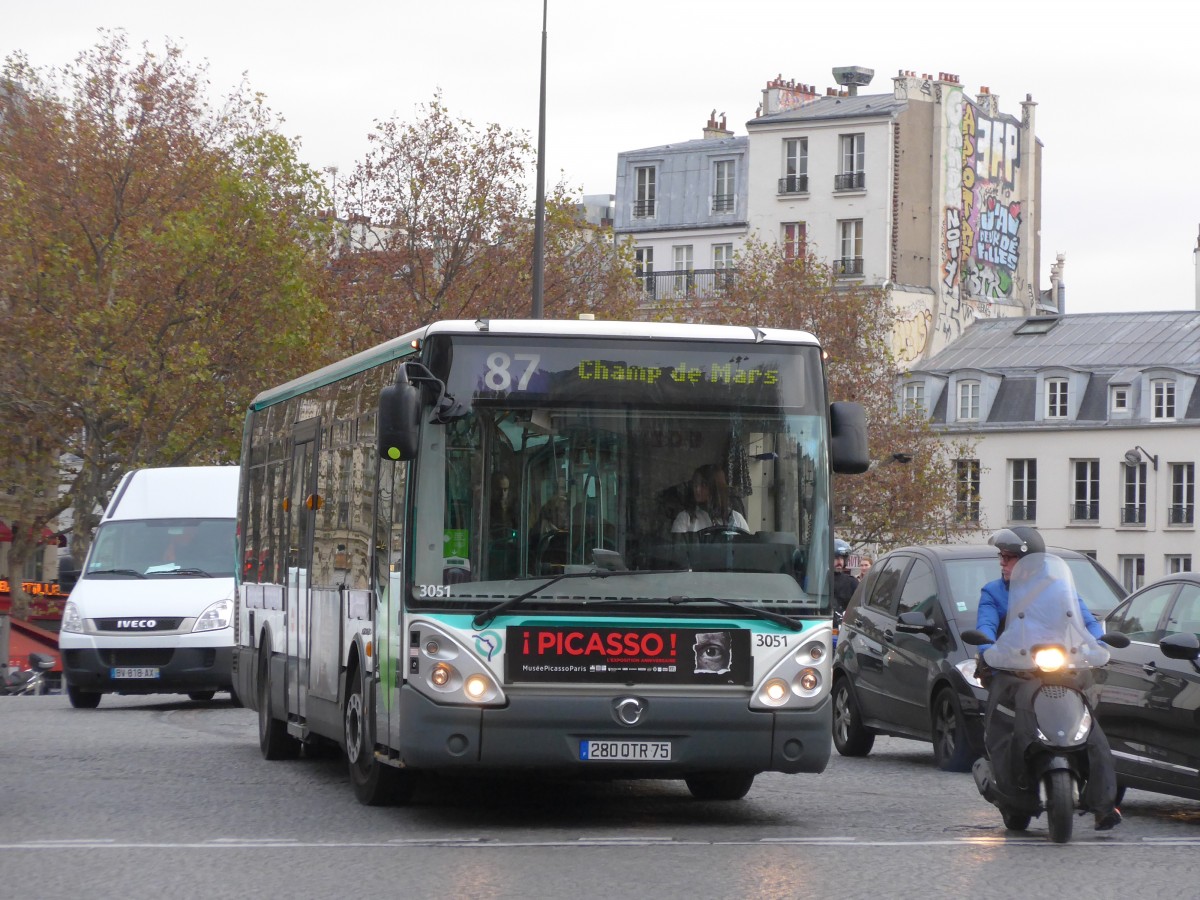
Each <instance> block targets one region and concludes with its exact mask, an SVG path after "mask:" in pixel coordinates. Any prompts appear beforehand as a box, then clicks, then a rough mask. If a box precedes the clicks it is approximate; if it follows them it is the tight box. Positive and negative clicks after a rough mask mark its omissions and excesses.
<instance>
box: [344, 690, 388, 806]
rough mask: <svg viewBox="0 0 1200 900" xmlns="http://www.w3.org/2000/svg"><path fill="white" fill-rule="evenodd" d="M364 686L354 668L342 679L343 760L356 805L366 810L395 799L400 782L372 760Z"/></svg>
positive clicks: (372, 736) (370, 720) (372, 735)
mask: <svg viewBox="0 0 1200 900" xmlns="http://www.w3.org/2000/svg"><path fill="white" fill-rule="evenodd" d="M365 682H366V679H365V678H364V677H363V676H362V675H361V674H360V670H359V669H358V668H353V669H351V670H350V674H349V675H348V677H347V678H346V683H347V684H348V685H349V693H348V694H347V696H346V710H345V716H344V722H345V730H346V735H345V737H346V760H347V762H348V763H349V767H350V783H351V784H352V785H353V786H354V796H355V797H357V798H358V802H359V803H362V804H364V805H366V806H385V805H387V804H389V803H392V802H395V800H397V799H398V798H397V793H398V788H399V787H400V785H399V781H400V778H399V773H398V772H397V770H396V769H394V768H392V767H391V766H389V765H385V764H384V763H381V762H380V761H379V760H377V759H376V758H375V724H374V720H373V717H372V716H371V714H370V707H369V703H368V697H367V691H366V685H365Z"/></svg>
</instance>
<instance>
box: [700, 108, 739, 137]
mask: <svg viewBox="0 0 1200 900" xmlns="http://www.w3.org/2000/svg"><path fill="white" fill-rule="evenodd" d="M727 137H733V132H732V131H730V130H729V129H728V128H726V127H725V113H721V121H720V122H718V121H717V111H716V110H715V109H714V110H713V111H712V112H711V113H709V115H708V124H707V125H705V126H704V139H705V140H718V139H720V138H727Z"/></svg>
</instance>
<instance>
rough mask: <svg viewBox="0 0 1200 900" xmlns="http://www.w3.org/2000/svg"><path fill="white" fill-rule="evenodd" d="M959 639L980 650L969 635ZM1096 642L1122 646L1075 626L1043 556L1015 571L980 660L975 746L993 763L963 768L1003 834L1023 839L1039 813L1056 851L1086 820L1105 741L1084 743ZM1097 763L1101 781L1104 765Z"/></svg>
mask: <svg viewBox="0 0 1200 900" xmlns="http://www.w3.org/2000/svg"><path fill="white" fill-rule="evenodd" d="M962 639H963V641H964V642H966V643H968V644H973V645H976V646H978V645H983V644H987V643H989V638H988V637H986V636H985V635H984V634H982V633H981V632H979V631H976V630H975V629H969V630H966V631H964V632H963V633H962ZM1101 641H1102V642H1103V643H1104V644H1108V645H1110V646H1113V647H1126V646H1128V645H1129V638H1128V637H1126V636H1125V635H1123V634H1116V633H1109V634H1105V635H1104V636H1103V637H1102V638H1100V639H1099V640H1097V639H1096V638H1095V637H1093V636H1092V635H1091V634H1089V633H1088V631H1087V630H1086V629H1085V628H1084V627H1083V625H1082V623H1081V616H1080V614H1079V601H1078V595H1077V594H1076V592H1075V586H1074V582H1073V581H1072V579H1071V573H1070V570H1069V569H1068V568H1067V566H1066V563H1064V562H1063V561H1062V560H1061V559H1059V558H1058V557H1056V556H1053V555H1050V554H1043V553H1037V554H1030V555H1029V556H1026V557H1024V558H1022V559H1021V560H1020V562H1018V563H1017V565H1016V566H1015V567H1014V569H1013V572H1012V577H1011V579H1010V582H1009V605H1008V614H1007V617H1006V624H1005V627H1004V631H1003V633H1002V634H1001V635H1000V637H999V638H998V639H997V640H996V642H995V643H994V644H993V645H992V646H991V647H988V648H987V649H986V650H984V651H983V654H982V656H983V661H984V663H986V665H987V667H989V668H990V669H991V670H992V673H991V675H990V679H989V687H988V691H989V694H990V695H992V696H989V700H988V710H989V715H988V723H987V729H988V730H987V732H986V733H985V737H984V744H985V746H986V747H987V748H988V752H989V755H990V756H991V757H993V758H986V757H985V758H983V759H979V760H976V762H975V765H974V767H973V769H972V772H973V774H974V777H975V785H976V787H977V788H978V789H979V793H980V794H982V795H983V797H984V799H986V800H987V801H988V802H989V803H992V804H993V805H994V806H996V807H997V808H998V809H999V810H1000V815H1001V816H1002V817H1003V819H1004V824H1005V826H1006V827H1007V828H1009V829H1010V830H1012V831H1024V830H1025V829H1026V828H1028V827H1029V822H1030V820H1031V819H1033V818H1034V817H1037V816H1040V815H1041V814H1042V813H1043V812H1044V813H1046V818H1047V824H1048V826H1049V836H1050V840H1051V841H1053V842H1054V843H1057V844H1065V843H1067V842H1068V841H1070V840H1071V832H1072V827H1073V823H1074V816H1075V814H1076V813H1077V812H1079V813H1083V812H1086V811H1088V810H1089V809H1090V808H1091V807H1090V805H1089V802H1088V801H1089V799H1091V797H1092V795H1094V794H1096V793H1097V792H1098V791H1099V790H1100V787H1099V785H1091V784H1089V781H1090V779H1091V773H1092V767H1093V763H1094V761H1096V756H1095V754H1108V753H1109V751H1108V744H1107V742H1106V741H1103V740H1096V739H1094V737H1101V736H1102V735H1101V736H1094V735H1093V729H1095V730H1097V731H1098V730H1099V727H1100V726H1099V725H1098V724H1097V723H1096V722H1095V717H1094V715H1093V712H1092V706H1091V703H1090V702H1089V699H1088V694H1089V692H1090V689H1091V687H1092V685H1093V673H1092V670H1093V669H1096V668H1099V667H1101V666H1103V665H1104V664H1105V663H1107V662H1108V658H1109V654H1108V651H1107V650H1106V649H1105V648H1104V646H1103V645H1102V643H1101ZM996 757H998V758H996ZM1099 762H1100V764H1106V765H1107V768H1108V772H1110V773H1111V771H1112V761H1111V756H1109V758H1108V759H1107V760H1104V759H1100V760H1099ZM997 770H999V771H997ZM1097 774H1098V775H1099V773H1097ZM998 776H999V777H998Z"/></svg>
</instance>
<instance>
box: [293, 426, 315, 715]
mask: <svg viewBox="0 0 1200 900" xmlns="http://www.w3.org/2000/svg"><path fill="white" fill-rule="evenodd" d="M319 434H320V420H319V419H309V420H308V421H306V422H301V423H300V424H298V425H297V426H296V428H295V431H294V438H293V449H292V483H291V489H290V491H289V492H288V571H287V611H288V615H287V659H288V676H287V703H288V716H289V718H292V719H293V721H294V720H295V717H297V716H298V717H299V718H300V720H301V721H303V720H304V717H305V716H306V715H307V694H308V667H309V650H310V648H309V621H310V619H311V616H312V610H311V599H310V584H309V576H310V573H311V572H312V553H313V525H314V523H315V520H316V514H317V510H318V509H319V508H320V502H321V501H320V498H319V496H318V495H317V439H318V436H319Z"/></svg>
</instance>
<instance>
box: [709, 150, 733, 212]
mask: <svg viewBox="0 0 1200 900" xmlns="http://www.w3.org/2000/svg"><path fill="white" fill-rule="evenodd" d="M734 191H735V189H734V183H733V160H732V159H722V160H718V161H717V162H715V163H713V198H712V211H713V212H714V213H728V212H733V204H734Z"/></svg>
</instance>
